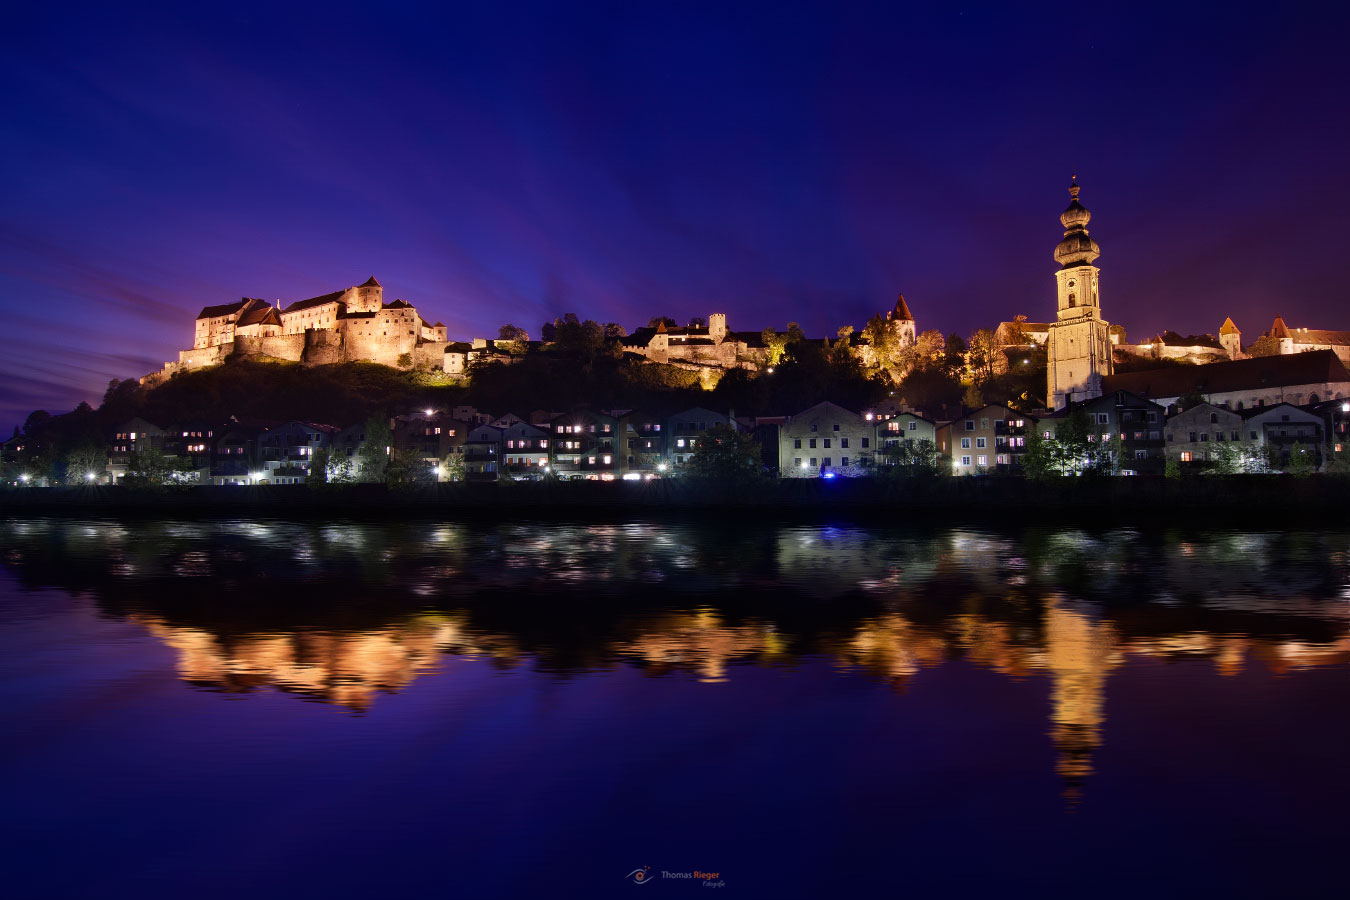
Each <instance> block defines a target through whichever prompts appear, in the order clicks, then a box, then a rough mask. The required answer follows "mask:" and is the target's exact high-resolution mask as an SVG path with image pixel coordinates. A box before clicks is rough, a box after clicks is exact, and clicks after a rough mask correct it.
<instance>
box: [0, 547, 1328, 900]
mask: <svg viewBox="0 0 1350 900" xmlns="http://www.w3.org/2000/svg"><path fill="white" fill-rule="evenodd" d="M0 559H3V563H4V565H3V569H2V570H0V692H2V693H0V697H2V699H3V702H4V711H5V715H4V726H3V728H4V732H3V736H4V740H3V745H2V746H0V758H2V759H3V771H4V773H5V783H6V788H5V792H4V796H5V807H6V813H7V815H6V816H5V821H4V829H5V838H6V840H5V845H4V846H5V851H4V856H5V869H6V876H7V878H6V882H7V890H6V893H7V894H10V895H11V896H23V897H30V896H31V897H38V896H40V897H80V896H90V897H95V896H96V897H112V896H142V897H159V896H163V897H272V896H277V897H338V896H386V895H387V896H404V895H407V896H422V897H465V896H597V895H598V896H609V895H628V896H632V895H633V892H635V891H636V892H641V893H639V894H638V895H639V896H643V895H645V894H652V895H657V894H660V895H662V896H689V895H690V894H691V893H692V892H700V891H702V892H706V891H707V890H708V889H709V888H705V887H703V886H702V884H701V880H700V879H695V878H689V879H685V878H668V877H665V875H664V873H694V872H695V871H697V872H701V873H717V877H716V879H713V884H714V885H717V884H720V885H721V887H713V888H712V889H716V890H721V891H724V892H726V893H727V894H736V895H740V896H754V897H762V896H825V897H836V896H854V895H858V894H862V893H868V892H872V891H875V892H876V893H879V894H883V895H886V896H906V895H914V894H919V893H921V894H922V895H925V896H960V895H978V896H1022V895H1035V896H1044V897H1067V896H1074V897H1096V896H1141V895H1143V896H1182V895H1188V896H1199V897H1206V896H1226V897H1239V896H1266V897H1287V896H1295V895H1304V896H1326V895H1335V894H1339V893H1340V891H1341V890H1342V889H1343V888H1344V885H1345V858H1346V852H1347V849H1350V825H1347V812H1348V811H1350V716H1347V710H1350V631H1348V630H1347V629H1348V626H1350V534H1347V533H1334V534H1327V533H1273V532H1272V533H1255V532H1213V533H1209V534H1197V533H1188V532H1167V531H1158V532H1152V533H1149V532H1140V531H1135V530H1100V531H1084V530H1075V529H1070V528H1066V529H1060V530H1013V531H1006V532H996V531H980V530H963V529H942V530H927V531H917V530H913V529H909V530H906V529H882V528H862V527H845V526H838V527H829V526H813V527H774V526H767V525H766V526H763V527H746V526H744V525H736V526H731V525H727V526H716V525H711V526H710V525H689V524H680V525H664V526H663V525H655V524H650V523H642V522H633V523H630V524H623V525H612V526H585V525H556V524H548V525H545V524H512V525H488V526H466V525H458V524H434V523H433V524H426V523H420V524H408V525H388V524H384V525H374V524H360V523H333V524H313V523H294V522H285V521H237V522H214V523H197V522H178V521H160V522H136V523H119V522H104V521H90V522H72V521H45V520H28V521H13V520H11V521H4V522H0ZM634 870H639V871H641V872H642V873H643V874H644V875H645V876H646V878H647V879H649V880H652V881H655V883H654V884H635V883H633V879H634V878H635V877H636V876H634V875H633V873H634Z"/></svg>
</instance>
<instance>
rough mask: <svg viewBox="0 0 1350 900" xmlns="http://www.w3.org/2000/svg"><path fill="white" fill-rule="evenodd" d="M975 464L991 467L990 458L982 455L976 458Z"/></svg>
mask: <svg viewBox="0 0 1350 900" xmlns="http://www.w3.org/2000/svg"><path fill="white" fill-rule="evenodd" d="M975 464H976V465H979V466H987V465H989V457H987V456H984V455H983V454H981V455H980V456H977V457H975Z"/></svg>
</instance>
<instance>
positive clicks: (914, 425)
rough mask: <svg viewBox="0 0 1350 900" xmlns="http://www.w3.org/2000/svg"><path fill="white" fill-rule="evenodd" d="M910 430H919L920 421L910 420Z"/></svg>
mask: <svg viewBox="0 0 1350 900" xmlns="http://www.w3.org/2000/svg"><path fill="white" fill-rule="evenodd" d="M909 430H910V431H918V430H919V423H918V422H910V423H909Z"/></svg>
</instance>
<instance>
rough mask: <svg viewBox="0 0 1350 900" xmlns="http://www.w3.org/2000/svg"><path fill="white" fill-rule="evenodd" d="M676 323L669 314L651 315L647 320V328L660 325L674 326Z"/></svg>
mask: <svg viewBox="0 0 1350 900" xmlns="http://www.w3.org/2000/svg"><path fill="white" fill-rule="evenodd" d="M677 324H678V323H677V322H676V321H675V320H674V319H672V318H671V317H670V316H652V317H651V318H650V319H648V320H647V327H648V328H660V327H661V326H662V325H664V326H666V327H667V328H674V327H675V326H676V325H677Z"/></svg>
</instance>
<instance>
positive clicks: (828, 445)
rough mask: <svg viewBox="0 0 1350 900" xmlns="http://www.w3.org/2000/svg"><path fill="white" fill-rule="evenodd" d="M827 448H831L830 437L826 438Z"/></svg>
mask: <svg viewBox="0 0 1350 900" xmlns="http://www.w3.org/2000/svg"><path fill="white" fill-rule="evenodd" d="M825 449H826V450H828V449H830V439H829V438H826V439H825Z"/></svg>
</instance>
